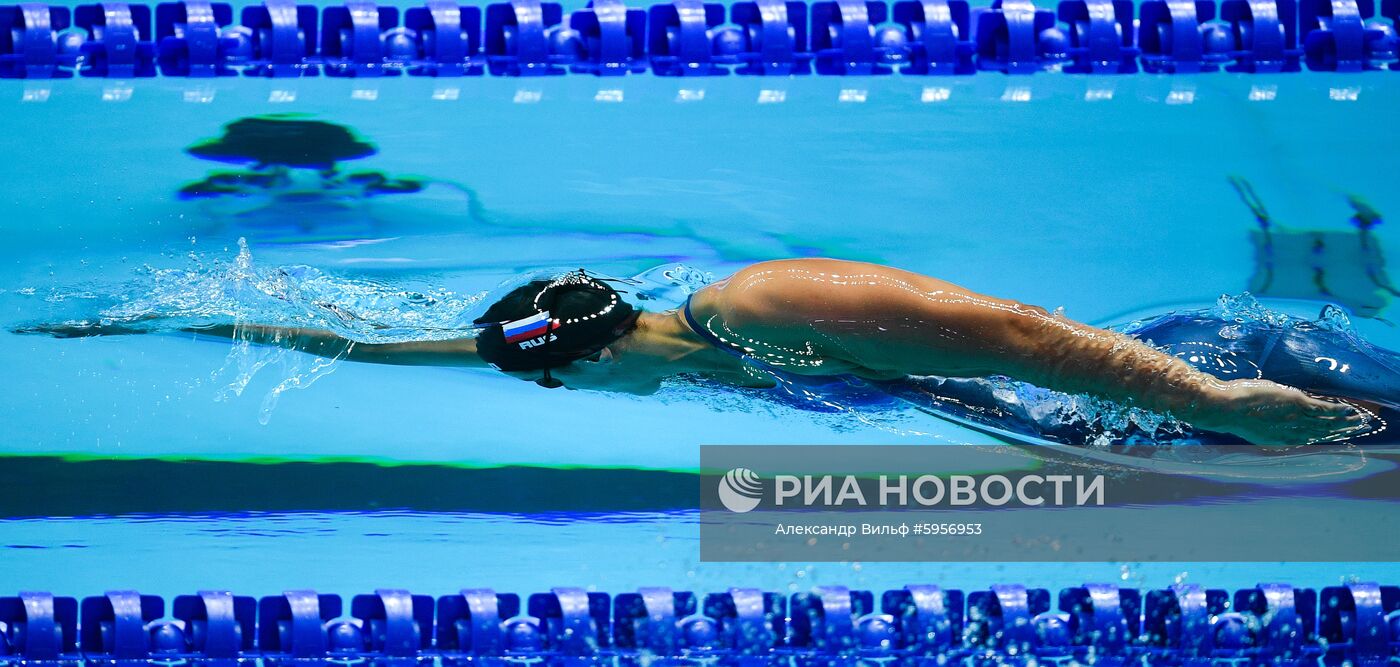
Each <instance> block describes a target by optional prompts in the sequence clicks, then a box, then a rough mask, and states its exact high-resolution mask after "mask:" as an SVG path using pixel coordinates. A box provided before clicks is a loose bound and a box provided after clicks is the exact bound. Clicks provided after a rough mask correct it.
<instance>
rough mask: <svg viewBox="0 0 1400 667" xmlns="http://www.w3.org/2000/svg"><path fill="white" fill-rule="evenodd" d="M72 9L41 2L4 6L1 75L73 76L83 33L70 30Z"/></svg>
mask: <svg viewBox="0 0 1400 667" xmlns="http://www.w3.org/2000/svg"><path fill="white" fill-rule="evenodd" d="M72 21H73V19H72V12H70V11H69V10H68V8H66V7H50V6H48V5H45V4H40V3H26V4H22V5H9V6H0V76H2V77H5V78H16V79H26V78H28V79H50V78H66V77H71V76H73V72H72V70H73V69H74V68H76V67H77V64H78V61H79V60H80V59H81V57H82V55H81V48H82V36H81V35H79V34H77V33H72V32H68V27H69V26H70V25H72Z"/></svg>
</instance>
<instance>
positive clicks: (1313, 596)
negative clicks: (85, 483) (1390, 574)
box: [0, 582, 1400, 667]
mask: <svg viewBox="0 0 1400 667" xmlns="http://www.w3.org/2000/svg"><path fill="white" fill-rule="evenodd" d="M346 611H347V609H346V607H345V606H344V603H343V601H342V598H341V597H340V596H337V595H327V594H322V593H318V592H315V591H309V590H297V591H287V592H285V593H283V594H282V595H274V596H268V597H264V598H262V599H261V600H257V601H255V600H254V599H253V598H251V597H246V596H238V595H233V594H231V593H228V592H225V591H201V592H200V593H198V594H195V595H181V596H178V597H176V598H174V599H173V601H172V604H171V606H170V613H169V615H168V616H167V614H166V606H165V601H164V600H163V599H161V598H160V597H157V596H152V595H142V594H140V593H137V592H135V591H110V592H108V593H106V594H104V595H100V596H93V597H88V598H84V599H83V600H81V601H79V600H76V599H74V598H71V597H58V596H54V595H52V594H50V593H44V592H25V593H20V594H19V595H18V596H15V597H0V664H3V665H26V666H29V665H59V664H63V665H68V666H73V667H76V666H78V665H81V664H84V663H86V664H90V665H94V666H95V665H103V666H105V667H142V666H146V665H170V664H174V663H177V662H180V663H187V664H191V665H205V666H207V667H235V666H236V665H239V664H250V663H251V661H253V660H261V661H262V664H264V665H267V666H269V667H274V666H275V667H293V666H296V667H306V665H309V664H312V663H319V664H349V663H351V662H355V663H359V662H365V663H367V664H376V665H383V666H386V667H408V666H410V665H418V664H434V663H435V662H436V661H440V662H441V663H442V664H443V665H444V667H453V666H456V667H466V666H467V665H483V664H491V665H497V664H505V663H506V662H510V663H516V664H519V663H523V662H539V663H543V664H550V665H577V666H579V667H581V666H583V665H604V664H615V665H618V666H619V667H622V666H626V667H634V666H635V667H640V666H641V665H644V664H655V662H654V661H655V660H656V659H657V658H668V659H669V658H674V659H681V660H684V661H686V664H699V663H702V662H719V663H721V664H730V665H741V666H744V667H757V666H758V665H771V664H777V663H786V662H789V661H791V663H792V664H794V665H813V666H815V665H823V666H826V665H832V664H836V662H841V664H847V662H849V661H852V660H871V661H876V662H880V661H888V660H901V661H902V660H912V661H913V662H908V663H905V662H901V663H900V664H930V665H931V664H935V663H936V664H939V665H945V666H947V665H957V666H961V667H991V666H994V665H995V666H998V667H1000V666H1004V665H1010V666H1021V665H1030V664H1032V663H1034V664H1038V665H1044V664H1051V665H1068V664H1073V663H1077V664H1097V665H1104V666H1105V667H1124V666H1126V665H1161V666H1163V667H1239V666H1249V665H1270V666H1272V667H1315V666H1318V665H1323V666H1340V665H1343V664H1347V665H1351V666H1352V667H1385V666H1386V665H1393V664H1395V662H1396V661H1397V660H1400V586H1389V585H1379V584H1375V583H1366V582H1353V583H1348V584H1345V585H1341V586H1330V587H1326V588H1323V589H1321V590H1320V591H1317V590H1313V589H1308V588H1297V587H1293V586H1290V585H1287V584H1260V585H1259V586H1256V587H1254V588H1249V589H1244V590H1239V591H1235V592H1234V593H1233V594H1231V593H1230V592H1228V591H1225V590H1222V589H1209V588H1205V587H1202V586H1199V585H1193V584H1181V585H1177V586H1173V587H1171V588H1167V589H1160V590H1150V591H1145V592H1144V591H1139V590H1136V589H1131V588H1121V587H1119V586H1117V585H1114V584H1095V583H1089V584H1085V585H1083V586H1075V587H1071V588H1067V589H1063V590H1061V591H1059V592H1058V594H1057V595H1052V593H1051V592H1050V591H1048V590H1046V589H1042V588H1031V587H1026V586H1022V585H1016V584H1013V585H1000V586H993V587H992V588H991V589H989V590H985V591H969V592H967V593H966V594H964V592H963V591H960V590H956V589H944V588H941V587H939V586H933V585H910V586H905V587H903V588H900V589H896V590H889V591H884V592H883V593H882V594H880V595H878V596H877V595H875V594H874V593H873V592H872V591H866V590H855V589H849V588H847V587H844V586H835V585H824V586H818V587H816V588H815V589H813V590H812V591H810V592H801V593H795V594H792V595H791V596H786V597H785V596H782V595H779V594H777V593H772V592H764V591H760V590H756V589H746V588H733V589H730V590H728V591H723V592H719V593H710V594H707V595H704V596H700V595H697V594H696V593H693V592H690V591H674V590H672V589H669V588H662V587H653V588H642V589H640V590H638V591H636V592H630V593H622V594H619V595H616V596H613V595H609V594H607V593H600V592H595V591H586V590H584V589H580V588H555V589H551V590H550V591H548V592H544V593H535V594H532V595H530V596H528V597H527V598H525V599H524V603H523V604H522V598H521V597H520V596H519V595H516V594H513V593H497V592H496V591H493V590H490V589H463V590H461V591H459V592H457V593H454V594H450V595H445V596H442V597H439V598H437V599H436V600H434V599H433V598H431V597H428V596H425V595H414V594H412V593H410V592H408V591H405V590H399V589H380V590H377V591H375V592H373V593H371V594H364V595H356V596H354V597H352V598H351V599H350V603H349V607H348V614H346V613H345V612H346ZM926 660H932V662H926ZM834 661H836V662H834ZM668 664H674V663H668ZM851 664H854V663H851Z"/></svg>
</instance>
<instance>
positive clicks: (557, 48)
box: [484, 0, 581, 76]
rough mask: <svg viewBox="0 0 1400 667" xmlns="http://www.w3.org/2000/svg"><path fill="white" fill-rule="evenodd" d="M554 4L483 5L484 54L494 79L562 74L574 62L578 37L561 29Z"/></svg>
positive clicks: (536, 0)
mask: <svg viewBox="0 0 1400 667" xmlns="http://www.w3.org/2000/svg"><path fill="white" fill-rule="evenodd" d="M563 22H564V9H563V7H562V6H560V4H559V3H557V2H540V0H512V1H511V2H502V3H495V4H491V5H487V7H486V36H485V46H484V49H485V54H486V62H487V66H488V68H489V69H490V71H491V73H492V74H495V75H498V76H538V75H542V74H563V73H564V72H565V71H566V70H565V66H567V65H569V64H571V63H573V62H574V61H575V60H577V57H578V52H579V50H580V49H581V45H580V44H579V39H578V35H577V34H575V33H574V32H573V31H572V30H567V29H565V28H564V26H563Z"/></svg>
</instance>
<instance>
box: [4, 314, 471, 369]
mask: <svg viewBox="0 0 1400 667" xmlns="http://www.w3.org/2000/svg"><path fill="white" fill-rule="evenodd" d="M180 331H182V332H185V333H192V334H196V335H202V336H214V337H217V338H229V339H235V340H246V341H249V342H253V343H257V344H260V345H275V346H278V347H285V348H290V349H294V350H299V351H301V352H306V353H308V354H314V355H317V356H321V357H332V358H341V359H349V360H351V361H362V362H367V363H376V364H394V365H400V366H466V367H483V366H485V365H486V363H485V362H484V361H482V360H481V357H479V356H477V354H476V339H474V338H455V339H452V340H432V341H409V342H403V343H358V342H355V341H352V340H350V339H348V338H344V337H342V336H340V335H338V334H336V333H334V332H331V331H326V330H323V329H307V328H300V327H274V326H266V325H261V324H219V325H213V326H207V327H188V328H185V329H181V330H180ZM16 332H17V333H42V334H48V335H51V336H55V337H58V338H85V337H89V336H123V335H130V334H139V333H159V330H152V329H149V328H142V327H140V326H133V325H119V324H118V325H98V324H59V325H40V326H35V327H27V328H22V329H18V330H17V331H16Z"/></svg>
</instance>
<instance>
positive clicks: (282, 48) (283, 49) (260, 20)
mask: <svg viewBox="0 0 1400 667" xmlns="http://www.w3.org/2000/svg"><path fill="white" fill-rule="evenodd" d="M316 19H317V17H316V8H315V7H313V6H311V5H298V4H296V2H295V0H265V1H264V2H263V4H261V5H254V6H251V7H245V8H243V19H242V23H243V27H244V30H241V31H238V32H236V33H233V34H234V36H235V39H243V40H246V43H240V44H239V45H238V46H237V47H236V49H237V50H238V51H239V52H240V53H244V54H246V60H245V61H244V62H243V63H241V64H243V65H245V68H244V70H243V71H244V73H245V74H248V75H250V76H268V77H296V76H315V75H316V74H318V73H320V70H319V68H318V67H317V63H316V62H315V61H314V60H313V59H312V56H314V55H315V53H316V35H317V32H316Z"/></svg>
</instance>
